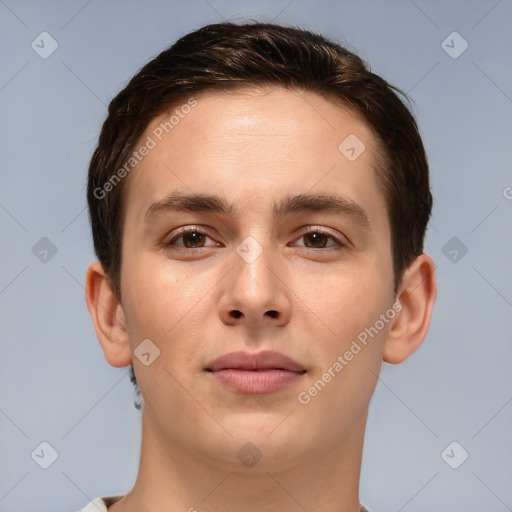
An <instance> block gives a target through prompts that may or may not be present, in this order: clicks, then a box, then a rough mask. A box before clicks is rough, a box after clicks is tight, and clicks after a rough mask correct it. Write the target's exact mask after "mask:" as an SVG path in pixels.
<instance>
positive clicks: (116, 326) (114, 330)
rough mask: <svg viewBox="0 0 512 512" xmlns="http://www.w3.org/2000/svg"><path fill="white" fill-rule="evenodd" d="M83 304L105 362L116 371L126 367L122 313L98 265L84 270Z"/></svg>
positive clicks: (129, 357) (129, 359)
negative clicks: (85, 271) (85, 273)
mask: <svg viewBox="0 0 512 512" xmlns="http://www.w3.org/2000/svg"><path fill="white" fill-rule="evenodd" d="M85 301H86V303H87V308H88V310H89V313H90V315H91V319H92V322H93V324H94V329H95V331H96V335H97V336H98V340H99V342H100V345H101V348H102V350H103V353H104V355H105V359H106V360H107V362H108V363H109V364H110V365H112V366H114V367H116V368H120V367H124V366H128V365H130V364H131V363H132V353H131V349H130V343H129V336H128V332H127V329H126V318H125V315H124V311H123V308H122V306H121V304H120V302H119V300H118V299H117V297H116V295H115V294H114V292H113V291H112V289H111V287H110V283H109V281H108V277H107V274H106V272H105V270H104V269H103V266H102V264H101V263H100V262H99V261H94V262H93V263H91V264H90V265H89V267H88V269H87V277H86V282H85Z"/></svg>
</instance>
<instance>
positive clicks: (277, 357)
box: [206, 350, 306, 372]
mask: <svg viewBox="0 0 512 512" xmlns="http://www.w3.org/2000/svg"><path fill="white" fill-rule="evenodd" d="M226 369H236V370H270V369H276V370H277V369H280V370H287V371H291V372H305V371H306V370H305V369H304V368H303V367H302V366H301V365H300V364H299V363H297V361H294V360H293V359H291V358H290V357H288V356H285V355H284V354H280V353H279V352H273V351H270V350H267V351H263V352H257V353H253V354H250V353H249V352H243V351H239V352H230V353H229V354H224V355H223V356H220V357H218V358H217V359H214V360H213V361H211V362H210V363H209V364H208V365H207V367H206V370H209V371H212V372H217V371H220V370H226Z"/></svg>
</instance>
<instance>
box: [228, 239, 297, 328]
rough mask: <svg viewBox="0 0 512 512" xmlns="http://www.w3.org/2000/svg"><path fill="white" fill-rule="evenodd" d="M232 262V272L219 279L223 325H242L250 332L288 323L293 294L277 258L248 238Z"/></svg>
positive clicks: (283, 266) (266, 247)
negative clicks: (221, 284)
mask: <svg viewBox="0 0 512 512" xmlns="http://www.w3.org/2000/svg"><path fill="white" fill-rule="evenodd" d="M231 263H232V269H231V272H228V274H227V276H226V279H223V280H222V283H223V287H224V289H223V293H222V296H221V298H220V303H219V314H220V317H221V319H222V321H223V322H224V323H225V324H226V325H233V326H234V325H239V324H242V325H245V327H246V328H248V329H250V330H258V329H262V328H264V327H266V326H270V325H272V326H284V325H286V324H287V323H288V322H289V321H290V315H291V302H290V295H291V294H292V292H291V290H290V289H289V288H288V286H287V284H286V281H287V279H286V275H285V274H286V270H285V265H284V264H283V262H282V261H280V259H279V255H277V254H275V251H273V250H272V249H271V248H269V247H268V246H265V248H264V247H263V246H262V245H261V244H259V243H258V242H257V241H256V240H255V239H254V238H252V237H248V238H247V239H246V241H245V242H243V243H242V244H240V245H239V246H238V247H237V250H236V251H234V252H233V255H232V260H230V264H231Z"/></svg>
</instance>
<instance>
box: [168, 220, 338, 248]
mask: <svg viewBox="0 0 512 512" xmlns="http://www.w3.org/2000/svg"><path fill="white" fill-rule="evenodd" d="M188 233H198V234H200V235H206V236H207V237H209V238H212V237H211V236H210V235H209V234H208V232H207V231H204V230H203V229H201V228H199V227H198V226H191V227H187V228H184V229H182V230H180V231H179V232H178V233H176V234H175V235H174V236H173V237H172V238H171V239H170V240H169V241H168V242H165V243H164V246H165V247H177V248H179V249H185V250H189V251H194V250H198V249H208V247H185V246H181V245H175V242H176V241H177V240H179V239H180V238H182V237H183V236H184V235H187V234H188ZM312 233H318V234H321V235H325V236H326V237H327V238H330V239H331V240H333V241H334V242H335V243H336V245H338V247H335V246H327V247H317V248H315V247H306V246H302V247H304V249H310V250H312V251H318V250H322V251H329V250H339V249H343V248H346V247H347V244H346V243H345V242H344V241H343V240H342V239H341V238H338V237H336V236H334V235H333V234H331V233H329V232H327V231H325V230H323V229H320V228H314V229H310V230H309V231H305V232H303V233H302V234H301V235H300V236H299V238H298V239H297V240H299V239H300V238H302V237H304V236H306V235H309V234H312Z"/></svg>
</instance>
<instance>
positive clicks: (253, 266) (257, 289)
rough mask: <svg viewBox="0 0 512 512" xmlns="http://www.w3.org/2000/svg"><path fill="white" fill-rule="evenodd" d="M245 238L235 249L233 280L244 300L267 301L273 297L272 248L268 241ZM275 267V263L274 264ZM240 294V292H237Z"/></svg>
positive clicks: (250, 236)
mask: <svg viewBox="0 0 512 512" xmlns="http://www.w3.org/2000/svg"><path fill="white" fill-rule="evenodd" d="M259 239H260V241H261V243H260V241H258V240H257V239H256V238H255V237H254V236H252V235H249V236H247V237H246V238H245V239H244V240H243V241H242V242H241V243H240V244H239V245H238V246H237V247H236V249H235V252H236V256H235V264H234V265H235V273H236V274H235V279H236V281H238V283H237V284H240V285H241V290H243V296H244V297H245V300H252V301H260V302H261V301H263V302H265V301H269V300H271V296H272V295H274V287H275V283H274V282H273V279H272V276H273V273H272V271H271V270H270V269H271V268H272V260H273V259H275V258H273V255H272V252H273V251H272V247H271V244H270V243H269V241H268V240H262V239H261V236H260V237H259ZM274 265H275V262H274ZM239 292H240V291H239Z"/></svg>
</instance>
